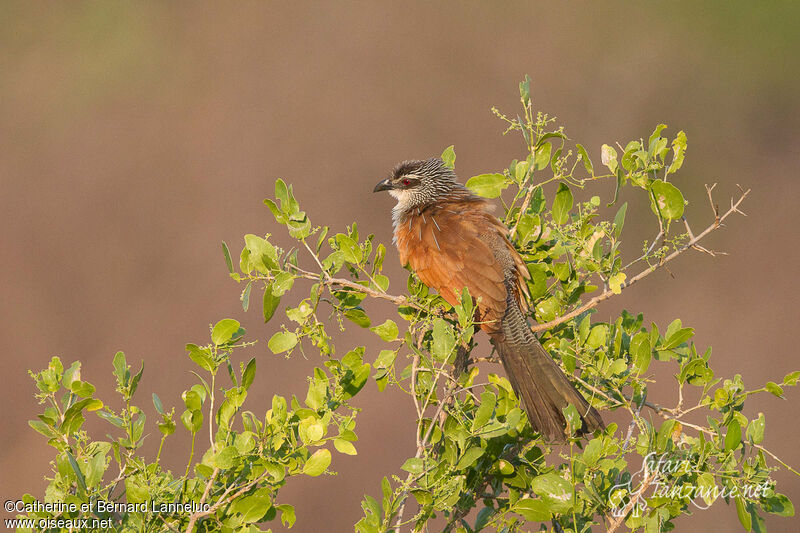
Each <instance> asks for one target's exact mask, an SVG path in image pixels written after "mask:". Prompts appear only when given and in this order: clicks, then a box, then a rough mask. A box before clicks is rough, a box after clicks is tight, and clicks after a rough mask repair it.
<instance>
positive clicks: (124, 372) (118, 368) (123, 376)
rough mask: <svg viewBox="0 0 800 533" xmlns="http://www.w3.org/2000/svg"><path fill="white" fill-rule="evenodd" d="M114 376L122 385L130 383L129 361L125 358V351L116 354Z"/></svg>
mask: <svg viewBox="0 0 800 533" xmlns="http://www.w3.org/2000/svg"><path fill="white" fill-rule="evenodd" d="M113 364H114V376H116V378H117V382H118V383H119V384H120V385H122V386H127V385H128V376H129V374H128V363H127V361H126V360H125V353H124V352H117V353H116V354H115V355H114V363H113Z"/></svg>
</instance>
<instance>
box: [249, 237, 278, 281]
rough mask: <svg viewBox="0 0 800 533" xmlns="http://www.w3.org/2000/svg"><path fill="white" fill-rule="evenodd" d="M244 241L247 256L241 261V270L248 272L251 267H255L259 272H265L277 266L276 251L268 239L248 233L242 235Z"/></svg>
mask: <svg viewBox="0 0 800 533" xmlns="http://www.w3.org/2000/svg"><path fill="white" fill-rule="evenodd" d="M244 242H245V249H246V250H247V251H248V252H249V256H248V257H247V260H246V261H242V263H243V264H242V265H241V266H242V270H244V271H246V272H249V271H250V270H252V268H255V269H256V270H258V271H259V272H261V273H264V274H266V273H268V272H269V271H270V270H271V269H273V268H276V267H277V262H278V252H277V250H275V247H274V246H272V244H270V243H269V241H267V240H266V239H264V238H262V237H259V236H258V235H253V234H251V233H248V234H247V235H245V236H244ZM250 267H252V268H250Z"/></svg>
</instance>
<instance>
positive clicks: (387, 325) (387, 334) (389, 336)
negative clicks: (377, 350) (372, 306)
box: [369, 320, 400, 342]
mask: <svg viewBox="0 0 800 533" xmlns="http://www.w3.org/2000/svg"><path fill="white" fill-rule="evenodd" d="M369 329H370V331H372V332H373V333H375V334H376V335H377V336H378V337H380V338H381V339H382V340H384V341H386V342H389V341H393V340H395V339H397V335H398V334H399V333H400V330H398V329H397V324H395V323H394V321H393V320H387V321H386V322H384V323H383V324H381V325H380V326H375V327H373V328H369Z"/></svg>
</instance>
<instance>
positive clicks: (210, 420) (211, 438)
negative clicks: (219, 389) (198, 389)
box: [208, 372, 217, 453]
mask: <svg viewBox="0 0 800 533" xmlns="http://www.w3.org/2000/svg"><path fill="white" fill-rule="evenodd" d="M216 377H217V374H216V372H212V373H211V392H210V393H209V395H210V396H211V398H210V400H211V403H210V406H209V409H208V440H209V441H210V443H211V449H212V450H214V453H216V452H217V447H216V446H215V445H214V380H215V379H216Z"/></svg>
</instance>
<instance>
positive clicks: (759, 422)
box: [747, 413, 766, 444]
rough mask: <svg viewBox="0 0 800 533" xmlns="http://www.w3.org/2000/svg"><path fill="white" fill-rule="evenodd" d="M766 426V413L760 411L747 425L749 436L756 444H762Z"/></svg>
mask: <svg viewBox="0 0 800 533" xmlns="http://www.w3.org/2000/svg"><path fill="white" fill-rule="evenodd" d="M765 426H766V420H765V419H764V413H758V418H756V419H754V420H751V421H750V423H749V424H748V425H747V438H748V439H749V440H751V441H752V442H753V443H754V444H761V443H762V442H763V441H764V427H765Z"/></svg>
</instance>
